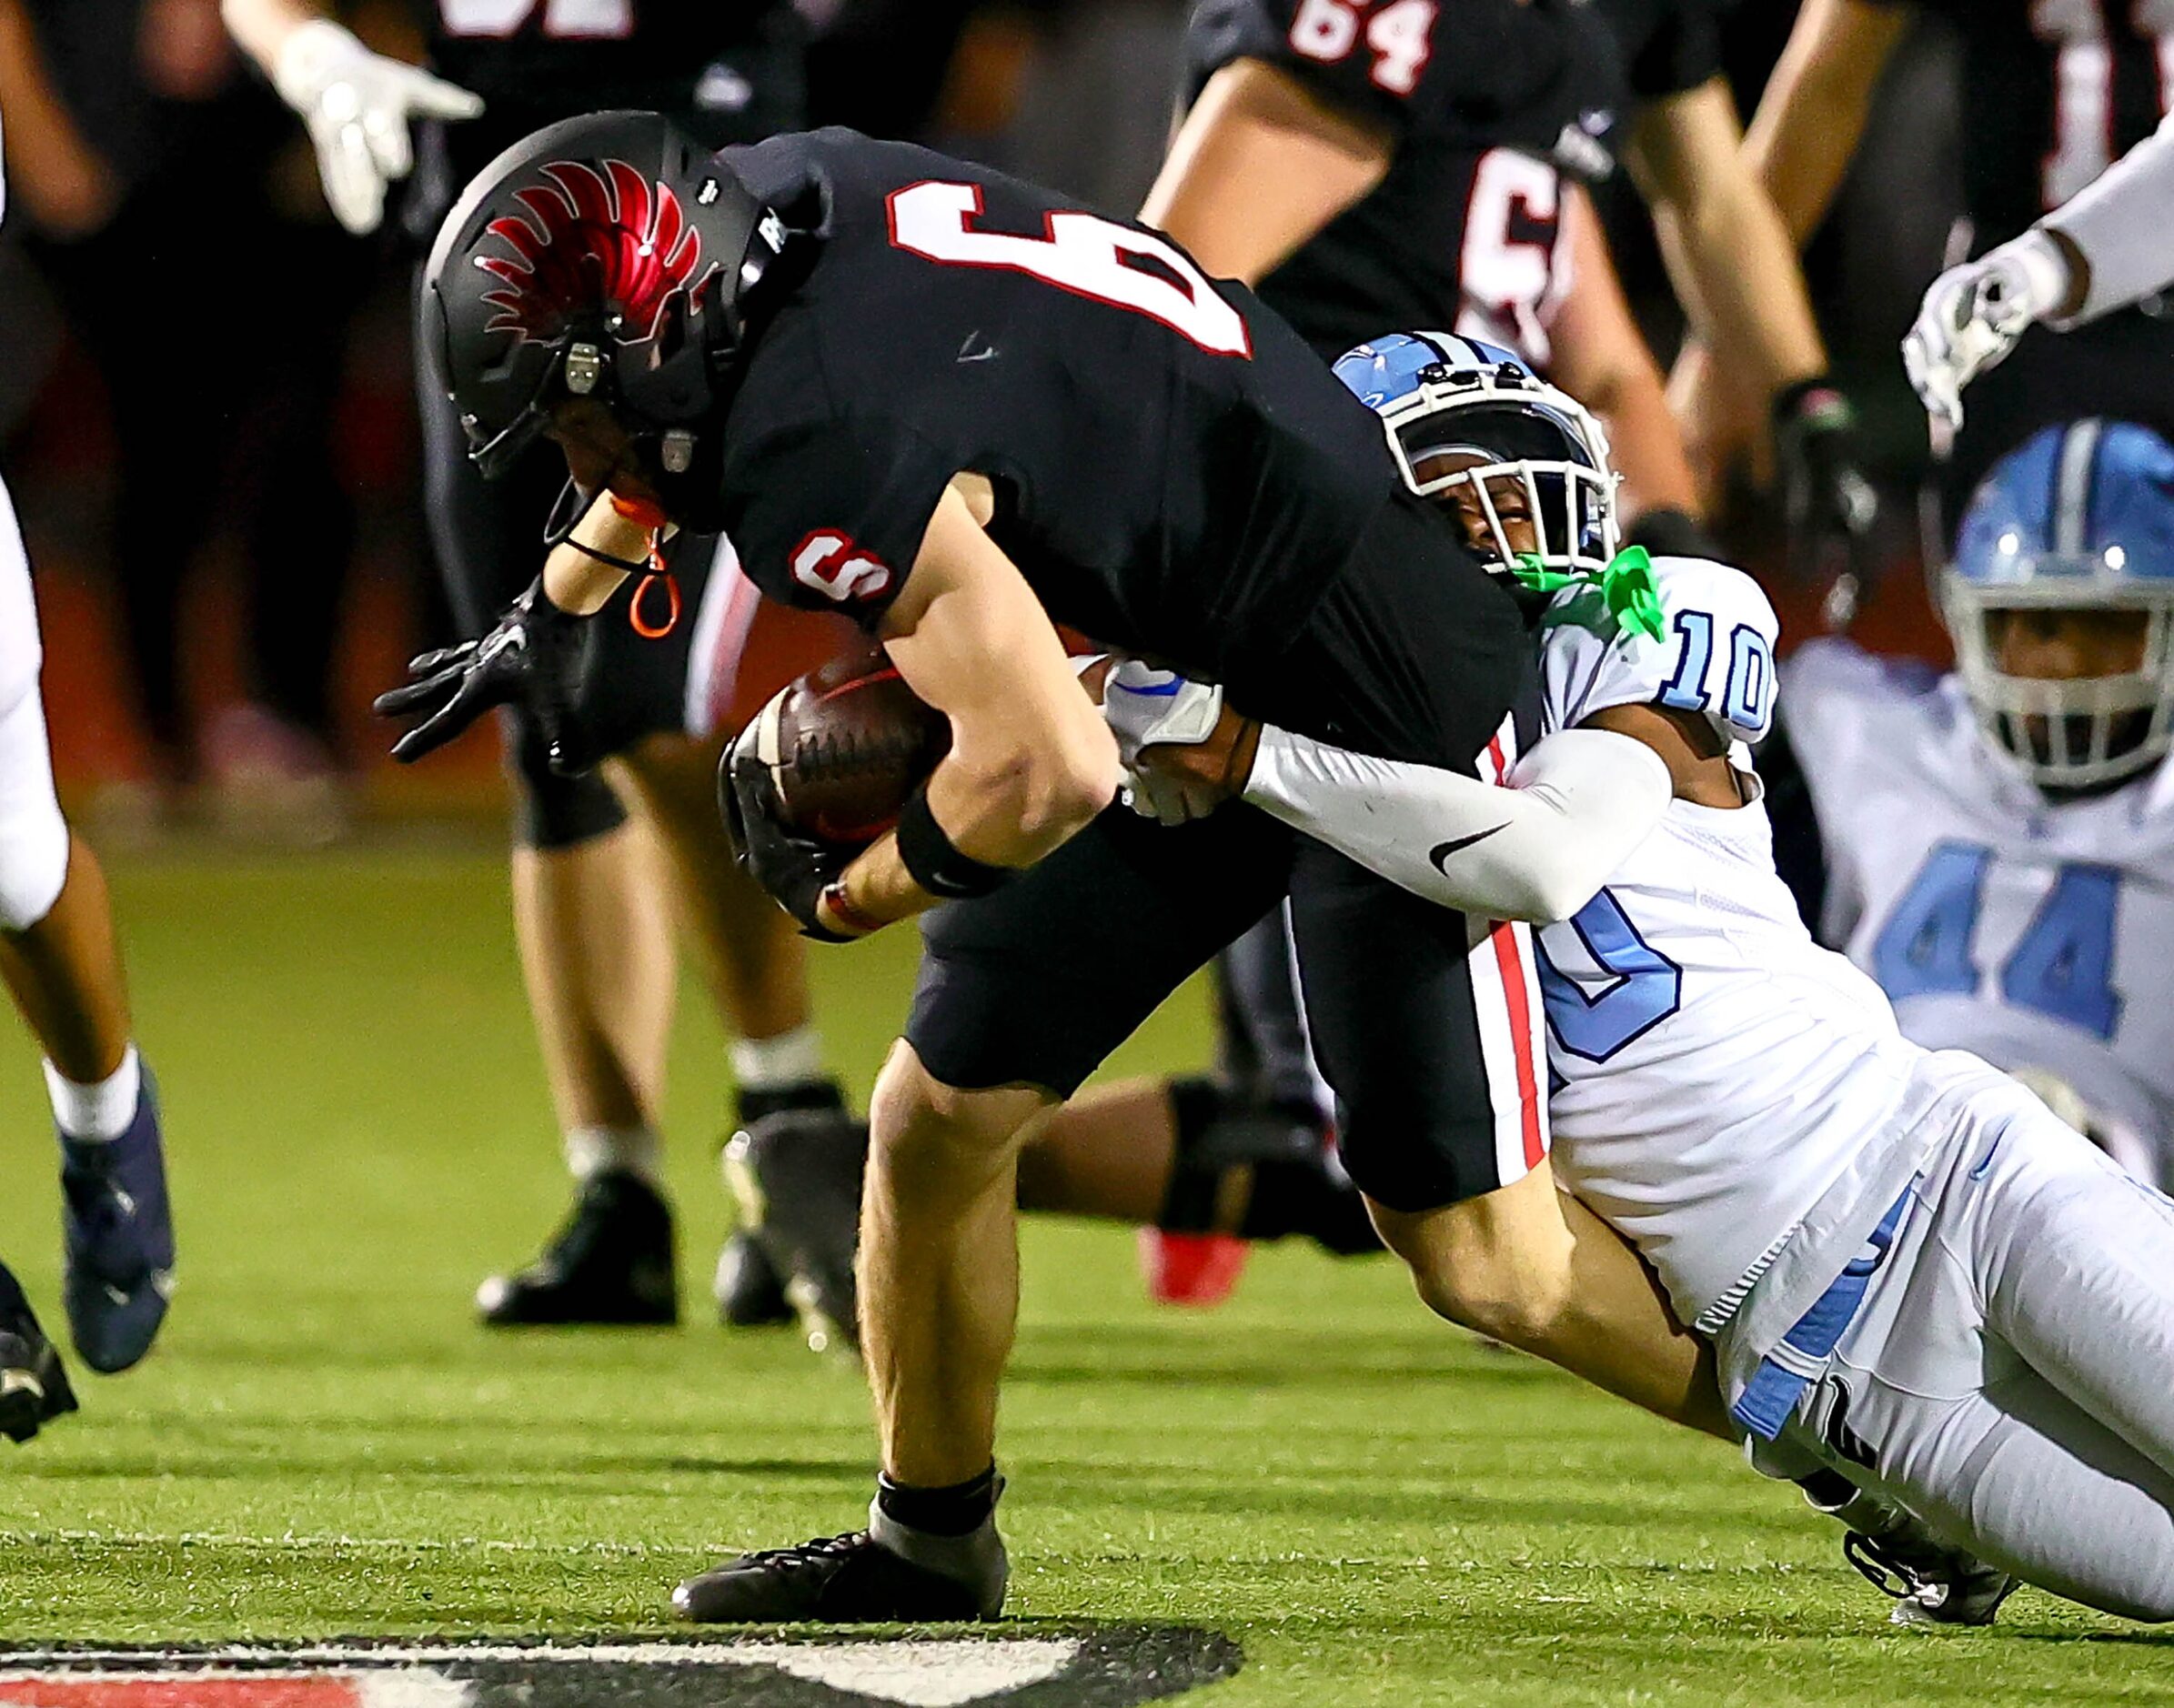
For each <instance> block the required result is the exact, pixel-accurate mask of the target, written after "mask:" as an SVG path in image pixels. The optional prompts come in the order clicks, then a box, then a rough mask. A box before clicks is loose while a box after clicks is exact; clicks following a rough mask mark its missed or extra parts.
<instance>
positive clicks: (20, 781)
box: [0, 487, 68, 931]
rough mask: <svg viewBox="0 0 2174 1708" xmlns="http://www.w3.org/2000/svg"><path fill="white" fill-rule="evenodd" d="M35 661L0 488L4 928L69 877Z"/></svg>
mask: <svg viewBox="0 0 2174 1708" xmlns="http://www.w3.org/2000/svg"><path fill="white" fill-rule="evenodd" d="M42 659H43V653H42V650H41V648H40V647H39V644H38V628H37V604H36V601H35V599H34V598H32V596H31V591H30V564H29V560H28V559H27V558H25V555H24V551H23V537H22V535H21V533H20V532H19V531H18V530H17V529H16V527H15V508H14V507H13V506H12V505H11V504H10V503H9V502H8V497H7V488H6V487H0V929H5V930H10V931H21V930H26V929H29V928H30V927H31V926H34V925H35V924H36V923H37V922H38V921H39V920H40V919H44V918H45V915H46V914H48V913H50V912H51V911H52V910H53V904H54V902H55V900H57V899H59V896H60V889H61V886H62V885H63V884H64V883H65V882H66V881H67V878H68V826H67V821H66V820H65V819H63V818H62V817H61V816H60V802H59V800H58V799H55V796H54V793H53V754H52V750H51V749H49V748H48V747H47V746H46V744H45V708H44V707H43V706H41V705H40V704H39V703H38V692H37V678H38V667H39V664H40V663H41V662H42Z"/></svg>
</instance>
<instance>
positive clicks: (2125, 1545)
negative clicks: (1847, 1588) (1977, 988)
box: [1540, 559, 2174, 1620]
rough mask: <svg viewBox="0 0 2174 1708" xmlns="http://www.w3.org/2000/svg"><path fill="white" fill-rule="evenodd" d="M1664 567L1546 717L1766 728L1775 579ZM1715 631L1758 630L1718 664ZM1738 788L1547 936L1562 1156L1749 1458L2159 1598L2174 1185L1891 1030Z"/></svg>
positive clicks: (2165, 1580) (1570, 653) (1577, 643)
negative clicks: (1639, 1272) (1721, 1403)
mask: <svg viewBox="0 0 2174 1708" xmlns="http://www.w3.org/2000/svg"><path fill="white" fill-rule="evenodd" d="M1656 578H1657V581H1658V584H1659V592H1660V598H1661V603H1662V607H1663V609H1664V611H1665V612H1666V617H1667V620H1668V624H1669V634H1668V638H1667V639H1666V641H1665V642H1663V643H1661V644H1658V645H1655V644H1650V643H1641V642H1636V641H1633V642H1631V643H1629V644H1625V642H1624V641H1623V640H1621V639H1620V638H1618V639H1616V640H1614V641H1612V642H1611V641H1609V640H1608V639H1606V638H1604V637H1603V636H1600V635H1595V634H1592V633H1589V632H1586V631H1585V630H1582V629H1579V628H1575V627H1562V628H1555V629H1554V630H1552V631H1551V632H1550V633H1549V634H1548V636H1547V638H1546V641H1545V646H1544V648H1543V655H1542V656H1543V664H1544V675H1545V679H1546V685H1547V691H1548V712H1549V716H1550V718H1553V719H1555V720H1558V721H1559V722H1560V723H1562V724H1563V725H1565V726H1574V725H1575V724H1576V723H1579V722H1582V721H1584V720H1585V718H1589V717H1590V716H1591V715H1592V714H1593V713H1594V712H1595V710H1598V709H1600V708H1603V707H1605V706H1607V705H1631V704H1659V705H1663V706H1670V707H1681V708H1689V707H1690V706H1691V705H1692V704H1693V703H1694V702H1696V704H1697V708H1698V709H1699V710H1700V711H1701V712H1702V713H1703V714H1704V715H1705V716H1706V718H1708V719H1709V720H1710V721H1711V722H1712V723H1713V725H1714V726H1715V728H1716V730H1717V731H1718V732H1721V733H1723V734H1726V735H1727V736H1729V737H1732V738H1736V740H1737V741H1738V742H1739V743H1740V741H1741V739H1742V738H1745V737H1747V736H1752V735H1756V734H1757V733H1759V732H1760V730H1761V728H1763V725H1764V723H1765V721H1766V718H1768V717H1770V716H1771V713H1772V699H1771V691H1770V690H1768V697H1767V698H1766V699H1764V700H1762V699H1761V698H1760V697H1759V693H1758V690H1757V688H1756V682H1755V678H1756V676H1757V673H1758V671H1759V669H1760V668H1761V665H1760V663H1759V660H1760V658H1761V652H1762V648H1761V645H1760V643H1761V642H1762V641H1763V642H1766V643H1768V644H1770V642H1771V638H1772V634H1773V627H1772V625H1773V619H1772V617H1771V615H1770V614H1767V613H1766V612H1765V611H1764V609H1763V608H1764V606H1765V601H1764V599H1763V598H1761V597H1760V596H1759V595H1758V593H1757V592H1756V588H1752V587H1751V585H1750V583H1749V582H1748V581H1747V580H1746V578H1743V577H1742V576H1739V575H1737V574H1736V572H1735V571H1733V570H1727V569H1724V568H1721V567H1720V566H1718V565H1712V564H1696V563H1690V562H1687V561H1685V560H1681V559H1670V560H1665V561H1664V562H1662V563H1661V564H1659V565H1656ZM1709 623H1710V624H1711V625H1712V628H1713V632H1714V633H1716V635H1717V634H1719V633H1721V632H1723V631H1724V630H1725V629H1726V630H1727V631H1728V632H1731V633H1733V634H1736V635H1740V636H1743V637H1744V641H1743V643H1742V645H1741V647H1740V648H1739V649H1738V650H1737V651H1736V654H1735V656H1734V657H1733V658H1727V659H1725V658H1723V657H1722V655H1721V652H1720V649H1719V648H1718V647H1716V648H1713V649H1712V651H1711V652H1710V653H1709V655H1708V657H1707V658H1706V660H1705V668H1704V670H1703V671H1702V670H1701V669H1700V668H1699V666H1700V662H1701V661H1700V659H1699V657H1698V654H1699V651H1700V642H1701V639H1702V638H1703V637H1704V635H1705V634H1706V630H1707V625H1708V624H1709ZM1771 679H1772V678H1771V673H1770V669H1769V672H1768V676H1767V680H1768V681H1769V682H1771ZM1732 759H1734V760H1736V762H1738V763H1741V762H1742V759H1743V755H1742V749H1741V747H1740V745H1739V746H1738V747H1736V749H1734V750H1733V752H1732ZM1745 783H1746V788H1745V794H1746V800H1745V803H1744V804H1743V805H1742V806H1739V807H1737V808H1736V809H1733V810H1716V809H1711V808H1706V807H1701V806H1697V805H1695V804H1693V803H1691V802H1688V801H1686V800H1682V799H1678V800H1676V801H1675V802H1674V803H1672V804H1671V806H1670V807H1669V809H1668V810H1667V813H1666V815H1665V817H1664V818H1663V820H1662V823H1661V826H1660V828H1659V829H1657V830H1656V832H1655V833H1654V834H1653V835H1652V836H1651V837H1650V838H1648V839H1646V842H1645V843H1643V844H1642V845H1641V846H1640V847H1639V849H1637V851H1636V853H1634V854H1633V855H1632V856H1631V857H1630V858H1629V859H1627V860H1626V861H1625V863H1624V865H1623V866H1622V867H1621V868H1620V869H1618V870H1617V871H1616V873H1615V877H1614V878H1612V879H1610V880H1609V882H1608V883H1607V885H1606V886H1605V887H1604V888H1603V889H1602V890H1601V891H1600V893H1599V894H1598V895H1597V896H1595V899H1593V900H1592V901H1591V902H1589V903H1588V904H1586V906H1585V908H1583V909H1580V911H1579V913H1578V914H1577V916H1576V918H1575V919H1572V920H1570V921H1567V922H1565V923H1563V924H1558V925H1553V926H1550V927H1548V928H1547V929H1545V931H1543V932H1542V934H1541V939H1540V940H1541V949H1542V954H1543V962H1542V972H1541V980H1542V990H1543V992H1544V994H1545V1000H1546V1002H1547V1009H1548V1020H1549V1031H1550V1040H1549V1045H1550V1048H1549V1060H1550V1062H1551V1065H1552V1066H1553V1067H1554V1069H1555V1072H1556V1074H1557V1075H1558V1076H1560V1081H1561V1083H1560V1085H1559V1088H1558V1090H1556V1092H1555V1097H1554V1099H1553V1100H1552V1102H1551V1114H1552V1117H1553V1120H1554V1126H1555V1160H1556V1167H1557V1169H1558V1170H1559V1171H1560V1173H1561V1175H1562V1177H1563V1179H1564V1180H1565V1181H1566V1182H1567V1183H1568V1184H1569V1185H1570V1187H1571V1189H1572V1190H1573V1191H1575V1192H1576V1193H1577V1194H1578V1195H1579V1196H1580V1197H1582V1198H1584V1199H1585V1201H1586V1202H1587V1203H1588V1204H1590V1205H1591V1206H1592V1207H1593V1208H1594V1209H1595V1210H1596V1211H1599V1212H1600V1213H1601V1214H1602V1215H1603V1216H1604V1217H1605V1218H1606V1219H1607V1220H1608V1221H1610V1222H1611V1223H1613V1224H1614V1225H1615V1227H1617V1228H1618V1229H1620V1230H1621V1231H1623V1232H1624V1233H1625V1235H1626V1236H1627V1237H1628V1238H1630V1239H1631V1240H1632V1241H1634V1242H1635V1243H1636V1245H1637V1246H1638V1248H1639V1250H1640V1251H1642V1252H1643V1253H1644V1254H1645V1255H1646V1258H1647V1259H1648V1261H1651V1262H1652V1263H1653V1265H1654V1267H1655V1270H1656V1272H1658V1273H1659V1275H1660V1276H1661V1278H1662V1280H1663V1281H1664V1283H1665V1284H1666V1287H1667V1289H1668V1292H1669V1296H1670V1299H1671V1300H1672V1301H1673V1302H1674V1303H1675V1305H1676V1310H1677V1311H1678V1312H1679V1313H1680V1314H1681V1315H1682V1316H1683V1318H1684V1320H1685V1321H1688V1322H1690V1323H1692V1324H1693V1325H1694V1326H1695V1327H1696V1329H1697V1330H1698V1331H1700V1332H1701V1333H1703V1334H1706V1335H1707V1336H1709V1337H1711V1338H1713V1339H1714V1341H1716V1347H1717V1349H1718V1351H1719V1353H1720V1358H1721V1378H1722V1384H1723V1388H1724V1391H1725V1392H1726V1395H1727V1397H1728V1400H1729V1402H1730V1409H1731V1412H1732V1415H1734V1416H1735V1417H1736V1419H1737V1421H1738V1422H1740V1423H1742V1424H1743V1425H1744V1427H1745V1428H1746V1432H1747V1433H1748V1435H1749V1437H1750V1439H1751V1443H1752V1447H1753V1459H1754V1462H1755V1463H1756V1464H1758V1465H1759V1467H1760V1468H1761V1469H1762V1470H1766V1471H1768V1472H1770V1473H1772V1474H1779V1475H1789V1476H1800V1475H1802V1474H1803V1473H1804V1472H1805V1471H1806V1470H1807V1469H1808V1468H1809V1467H1810V1466H1812V1465H1816V1464H1818V1465H1825V1466H1827V1467H1828V1468H1830V1469H1832V1470H1835V1471H1837V1472H1841V1473H1842V1474H1843V1475H1845V1476H1847V1477H1848V1478H1849V1479H1850V1480H1851V1481H1852V1482H1855V1483H1857V1484H1858V1485H1859V1486H1860V1487H1864V1488H1867V1489H1870V1490H1872V1491H1874V1492H1877V1493H1880V1494H1884V1495H1887V1496H1888V1497H1890V1498H1893V1499H1895V1500H1897V1501H1899V1502H1902V1503H1903V1504H1904V1505H1906V1506H1907V1507H1908V1508H1909V1509H1910V1510H1911V1511H1913V1512H1916V1513H1917V1514H1918V1516H1920V1517H1921V1518H1923V1519H1925V1520H1926V1521H1927V1522H1929V1523H1930V1524H1932V1525H1933V1526H1934V1527H1935V1528H1936V1529H1937V1530H1938V1531H1940V1532H1942V1533H1944V1534H1945V1535H1946V1536H1948V1538H1949V1539H1950V1540H1952V1541H1954V1542H1958V1544H1960V1545H1962V1546H1964V1547H1967V1548H1968V1549H1969V1550H1970V1551H1971V1552H1973V1553H1975V1554H1977V1555H1978V1556H1979V1557H1980V1558H1982V1559H1984V1560H1986V1561H1988V1562H1990V1563H1992V1564H1994V1565H1996V1566H1998V1567H2000V1568H2003V1569H2005V1570H2007V1571H2009V1572H2014V1573H2016V1574H2017V1575H2018V1576H2020V1577H2022V1578H2024V1579H2026V1580H2028V1581H2029V1582H2035V1583H2038V1584H2039V1585H2041V1586H2042V1587H2044V1588H2047V1589H2050V1590H2052V1591H2054V1592H2057V1593H2059V1594H2063V1595H2068V1596H2069V1597H2071V1598H2073V1599H2075V1600H2078V1601H2081V1602H2084V1603H2088V1604H2089V1605H2092V1606H2095V1607H2099V1608H2102V1609H2104V1610H2106V1611H2108V1612H2111V1613H2122V1614H2126V1615H2128V1616H2129V1617H2131V1618H2138V1619H2151V1620H2163V1619H2174V1392H2169V1382H2168V1381H2167V1380H2166V1375H2165V1372H2166V1371H2167V1370H2168V1369H2169V1359H2170V1358H2174V1205H2169V1202H2168V1201H2166V1200H2165V1199H2163V1198H2161V1197H2159V1195H2158V1194H2157V1193H2155V1192H2152V1191H2149V1189H2147V1188H2144V1187H2141V1186H2139V1185H2138V1184H2136V1183H2135V1182H2133V1181H2129V1179H2127V1178H2126V1177H2125V1176H2123V1175H2122V1174H2121V1173H2120V1171H2119V1170H2118V1169H2116V1168H2115V1167H2114V1166H2113V1164H2112V1163H2110V1162H2109V1160H2107V1159H2106V1158H2105V1157H2104V1156H2103V1155H2101V1154H2100V1153H2099V1151H2097V1150H2094V1149H2093V1148H2092V1147H2091V1146H2090V1145H2089V1144H2088V1142H2087V1141H2086V1140H2083V1139H2082V1138H2080V1137H2079V1136H2078V1134H2076V1133H2075V1132H2073V1131H2072V1130H2069V1129H2068V1128H2067V1127H2066V1126H2064V1125H2062V1123H2061V1122H2059V1121H2058V1120H2055V1119H2054V1117H2053V1116H2052V1115H2051V1114H2049V1113H2048V1110H2046V1108H2045V1106H2044V1105H2043V1104H2041V1103H2040V1102H2039V1101H2038V1099H2036V1098H2034V1097H2033V1096H2031V1095H2030V1093H2029V1092H2028V1091H2026V1090H2024V1089H2023V1088H2022V1087H2021V1086H2020V1085H2018V1083H2016V1081H2014V1080H2011V1079H2009V1078H2008V1077H2007V1076H2006V1075H2003V1074H2001V1073H1999V1072H1997V1071H1995V1070H1993V1069H1991V1068H1989V1067H1988V1066H1987V1065H1986V1064H1984V1063H1983V1062H1982V1061H1980V1060H1978V1059H1977V1058H1975V1057H1973V1056H1969V1055H1966V1054H1964V1053H1962V1052H1960V1051H1940V1052H1932V1051H1927V1050H1922V1049H1920V1048H1918V1047H1917V1046H1915V1045H1912V1044H1910V1043H1907V1042H1906V1041H1905V1040H1903V1039H1902V1037H1901V1035H1900V1033H1899V1031H1898V1030H1897V1027H1896V1023H1895V1020H1894V1016H1893V1013H1892V1011H1891V1010H1890V1009H1889V1008H1888V1006H1887V1001H1886V1000H1885V998H1884V997H1883V996H1882V995H1881V993H1880V991H1879V990H1878V988H1877V986H1876V985H1875V984H1874V983H1873V982H1872V980H1870V979H1868V978H1867V977H1866V976H1865V975H1864V974H1862V973H1861V972H1859V971H1857V970H1856V969H1855V968H1853V967H1851V966H1850V965H1849V964H1848V963H1847V961H1845V960H1844V959H1842V958H1840V957H1839V956H1837V955H1834V954H1832V953H1830V952H1827V951H1825V950H1822V949H1819V948H1817V946H1816V945H1815V944H1813V942H1812V941H1811V939H1810V937H1809V935H1808V934H1807V932H1806V930H1805V928H1804V926H1803V924H1802V923H1801V921H1800V920H1799V919H1798V917H1797V909H1796V905H1795V900H1794V898H1793V897H1792V896H1791V895H1790V893H1789V891H1788V890H1787V889H1786V888H1785V887H1784V886H1783V884H1782V883H1781V881H1780V879H1778V878H1777V877H1776V875H1775V872H1774V867H1773V859H1772V848H1771V841H1770V832H1769V829H1768V827H1767V823H1766V813H1765V810H1764V809H1763V807H1762V805H1761V804H1760V802H1759V800H1758V799H1757V788H1756V778H1754V777H1752V776H1751V775H1750V774H1749V772H1748V770H1747V769H1746V773H1745Z"/></svg>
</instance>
